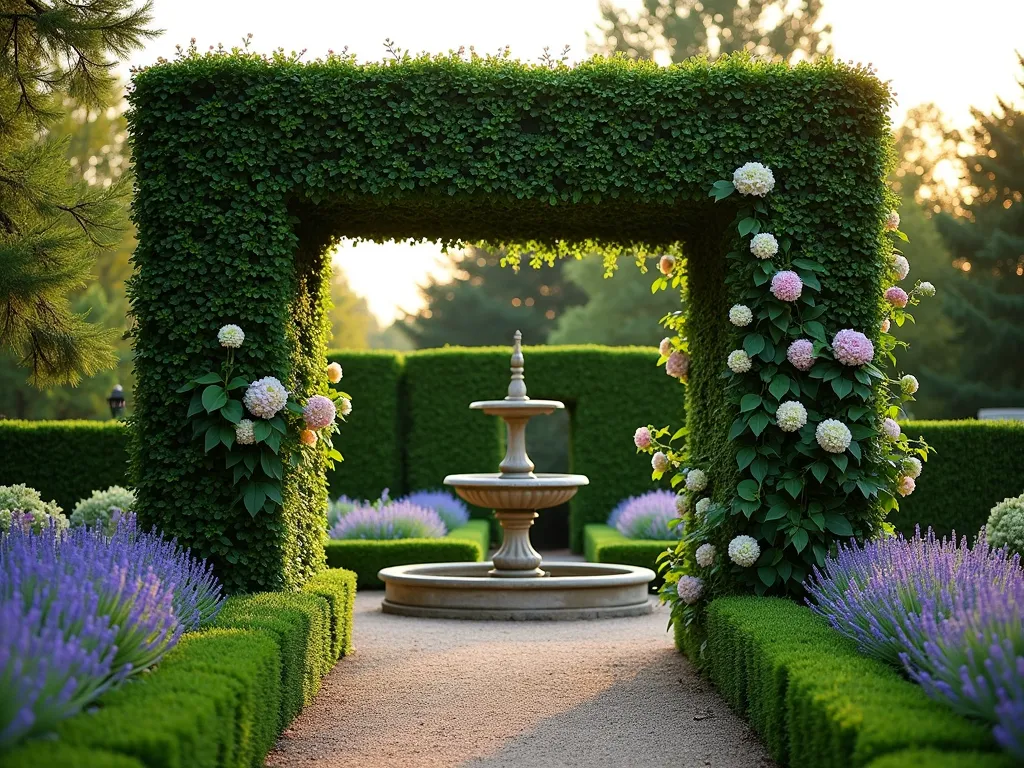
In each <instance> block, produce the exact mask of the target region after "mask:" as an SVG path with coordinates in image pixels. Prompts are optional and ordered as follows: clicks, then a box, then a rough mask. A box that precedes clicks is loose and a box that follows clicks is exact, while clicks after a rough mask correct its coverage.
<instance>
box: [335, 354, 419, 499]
mask: <svg viewBox="0 0 1024 768" xmlns="http://www.w3.org/2000/svg"><path fill="white" fill-rule="evenodd" d="M327 361H328V362H330V363H338V364H339V365H341V367H342V371H343V373H344V378H342V380H341V382H340V383H339V384H337V385H336V387H337V388H342V389H344V390H345V391H346V392H349V393H350V394H351V395H352V401H353V403H354V404H355V405H354V408H355V410H354V411H353V414H352V416H351V417H350V418H349V420H348V422H347V423H346V424H345V428H344V429H343V430H342V431H341V434H339V435H338V436H337V437H335V445H336V446H337V448H338V450H339V451H341V453H343V454H344V455H345V461H343V462H338V463H335V465H334V468H333V469H329V470H328V471H327V485H328V487H329V488H330V495H331V498H337V497H338V496H341V495H343V494H344V495H345V496H348V497H349V498H352V499H376V498H379V497H380V495H381V492H382V491H383V490H384V489H385V488H390V489H391V495H392V497H396V496H399V495H400V494H401V493H402V491H403V489H404V487H405V485H404V480H403V471H402V470H403V464H404V457H403V447H404V446H403V442H404V441H403V436H402V427H403V425H402V413H401V405H402V401H403V389H402V387H403V382H402V374H403V358H402V355H400V354H397V353H395V352H378V351H372V350H369V351H363V350H360V351H354V350H350V349H345V350H333V351H331V352H329V353H328V355H327Z"/></svg>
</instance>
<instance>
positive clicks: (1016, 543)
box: [985, 493, 1024, 554]
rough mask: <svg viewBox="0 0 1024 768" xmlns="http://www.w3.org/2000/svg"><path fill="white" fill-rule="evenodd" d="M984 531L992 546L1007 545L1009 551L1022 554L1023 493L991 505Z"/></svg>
mask: <svg viewBox="0 0 1024 768" xmlns="http://www.w3.org/2000/svg"><path fill="white" fill-rule="evenodd" d="M985 533H986V535H987V538H988V541H989V543H990V544H991V545H992V546H993V547H1008V548H1009V550H1010V552H1016V553H1018V554H1024V493H1022V494H1021V495H1020V496H1014V497H1011V498H1008V499H1003V500H1002V501H1001V502H999V503H998V504H996V505H995V506H994V507H992V512H991V513H990V514H989V516H988V522H987V523H986V524H985Z"/></svg>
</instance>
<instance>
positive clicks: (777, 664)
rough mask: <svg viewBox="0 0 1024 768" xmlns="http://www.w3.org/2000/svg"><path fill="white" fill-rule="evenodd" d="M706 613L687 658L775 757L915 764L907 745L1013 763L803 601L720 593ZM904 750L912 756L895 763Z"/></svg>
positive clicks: (973, 726)
mask: <svg viewBox="0 0 1024 768" xmlns="http://www.w3.org/2000/svg"><path fill="white" fill-rule="evenodd" d="M706 619H707V637H708V640H707V644H706V646H705V648H704V651H703V654H698V655H694V657H693V658H694V659H695V660H697V661H698V663H700V664H701V665H702V666H703V668H704V670H705V671H706V672H707V674H708V675H709V676H710V678H711V680H712V681H713V682H714V683H715V685H716V686H717V687H718V689H719V690H720V691H721V693H722V695H723V696H724V697H725V699H726V700H727V701H728V702H729V704H730V706H732V708H733V709H734V710H736V711H737V712H738V713H740V714H742V715H743V716H744V717H746V718H747V719H748V720H749V721H750V724H751V726H752V727H753V728H754V730H755V731H757V733H758V734H759V735H760V736H761V738H762V739H763V740H764V742H765V744H766V746H767V747H768V751H769V752H770V754H771V755H772V757H773V758H774V759H775V760H776V761H777V762H778V763H779V764H780V765H789V766H793V768H856V767H858V766H868V765H875V763H874V762H873V761H875V760H879V759H881V758H883V757H885V756H887V755H892V757H891V758H890V762H888V763H884V762H883V763H880V765H890V766H892V767H893V768H895V766H902V765H906V766H911V765H914V763H913V762H912V760H913V759H916V758H914V757H911V756H908V754H907V753H906V751H908V750H910V751H913V750H933V751H935V752H938V753H940V754H943V755H946V756H947V759H948V760H950V761H952V760H954V759H956V760H960V761H962V762H961V763H959V764H962V765H974V764H976V763H973V762H971V761H972V760H975V759H982V760H986V761H988V762H989V763H990V764H991V765H993V766H999V767H1000V768H1002V766H1004V765H1005V766H1008V765H1010V764H1011V763H1009V762H1006V761H1005V760H1002V758H1001V756H1000V755H999V754H998V749H999V748H998V746H997V745H996V744H995V741H994V740H993V739H992V736H991V732H990V729H989V728H987V727H986V726H984V725H982V724H979V723H975V722H971V721H968V720H966V719H965V718H962V717H960V716H959V715H957V714H955V713H954V712H953V711H952V710H950V709H949V707H947V706H946V705H945V704H943V703H941V702H937V701H933V700H932V699H930V698H928V696H927V694H925V692H924V690H923V689H922V688H921V687H920V686H918V685H916V684H914V683H912V682H910V681H908V680H906V679H904V678H903V677H902V676H901V675H900V674H899V673H898V672H897V671H896V670H895V669H893V668H891V667H889V666H888V665H886V664H883V663H881V662H879V661H876V660H874V659H870V658H868V657H866V656H864V655H862V654H861V653H860V652H858V651H857V649H856V647H855V646H854V645H853V644H852V643H850V642H848V641H847V640H846V639H845V638H842V637H841V636H840V635H838V634H837V633H836V632H835V631H834V630H832V629H831V628H830V627H829V626H828V624H827V622H825V621H824V620H822V619H821V618H819V617H817V616H815V615H814V614H813V613H812V612H811V611H810V609H808V608H806V607H804V606H801V605H797V604H796V603H793V602H790V601H787V600H783V599H779V598H756V597H729V598H719V599H717V600H714V601H712V602H711V604H710V605H709V606H708V610H707V617H706ZM679 635H680V633H678V632H677V639H678V638H679ZM979 753H994V754H992V755H991V756H985V757H982V756H981V755H980V754H979ZM900 754H903V758H902V759H905V760H908V761H911V762H906V763H903V762H898V760H899V759H900V758H897V757H896V756H897V755H900ZM911 754H912V753H911ZM891 761H897V762H891ZM949 764H951V765H952V764H956V763H953V762H950V763H949ZM876 768H877V766H876Z"/></svg>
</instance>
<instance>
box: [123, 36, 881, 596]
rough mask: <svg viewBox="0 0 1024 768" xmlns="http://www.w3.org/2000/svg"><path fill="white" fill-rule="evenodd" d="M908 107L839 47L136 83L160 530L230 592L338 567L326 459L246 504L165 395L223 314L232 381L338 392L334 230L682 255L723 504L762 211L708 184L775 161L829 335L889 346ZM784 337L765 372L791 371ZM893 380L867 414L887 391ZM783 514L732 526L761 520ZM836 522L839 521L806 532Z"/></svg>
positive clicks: (151, 507)
mask: <svg viewBox="0 0 1024 768" xmlns="http://www.w3.org/2000/svg"><path fill="white" fill-rule="evenodd" d="M890 98H891V97H890V94H889V91H888V89H887V88H886V87H885V86H884V85H883V84H881V83H880V82H879V81H878V80H877V79H876V78H875V77H874V75H873V74H872V73H871V72H870V71H867V70H865V69H862V68H858V67H853V66H847V65H844V64H840V63H836V62H832V61H828V60H826V61H823V62H821V63H818V64H815V65H800V66H798V67H795V68H789V67H787V66H786V65H783V64H781V63H763V62H755V61H752V60H749V59H746V58H723V59H721V60H719V61H717V62H716V63H714V64H709V63H707V62H705V61H702V60H692V61H689V62H685V63H683V64H680V65H676V66H673V67H670V68H661V67H658V66H656V65H654V64H653V63H650V62H639V63H637V62H628V61H626V60H623V59H611V60H605V59H594V60H591V61H588V62H585V63H582V64H580V65H578V66H576V67H573V68H568V67H564V66H559V67H555V68H547V67H541V66H533V65H527V64H523V63H520V62H517V61H513V60H510V59H507V58H488V59H481V58H477V57H474V58H473V60H470V61H466V60H463V59H462V58H460V57H459V56H458V55H456V54H451V55H447V56H438V57H426V56H424V57H420V58H406V59H402V60H396V61H391V62H385V63H373V64H357V63H356V62H355V61H354V59H353V58H349V57H343V56H331V57H330V58H328V59H327V60H325V61H315V62H311V63H300V62H298V61H295V60H292V59H289V58H287V57H283V56H276V57H271V58H264V57H261V56H259V55H256V54H251V53H248V52H245V51H234V52H231V53H225V54H217V53H213V54H208V55H197V54H195V53H187V54H185V55H184V56H182V57H181V58H180V59H179V60H176V61H173V62H168V63H162V64H160V65H158V66H154V67H151V68H148V69H146V70H143V71H140V72H138V73H136V75H135V79H134V88H133V91H132V93H131V105H132V108H131V112H130V116H129V123H130V127H131V132H132V142H133V156H134V162H135V168H136V185H137V193H136V198H135V203H134V219H135V222H136V225H137V227H138V241H139V245H138V249H137V251H136V254H135V264H136V270H137V272H136V275H135V277H134V278H133V279H132V282H131V286H130V295H131V300H132V310H133V314H134V317H135V319H136V329H135V361H136V370H137V381H138V384H137V391H136V415H135V430H134V437H133V444H132V457H133V458H132V462H133V463H132V466H133V473H134V481H135V483H136V486H137V488H138V508H139V513H140V515H141V517H142V518H143V521H144V522H146V523H152V524H156V525H158V526H160V527H161V529H163V530H164V531H166V532H167V533H168V534H173V535H177V536H178V537H179V538H180V539H181V540H182V542H183V543H185V544H187V545H189V546H191V547H192V548H193V549H194V550H195V551H196V552H197V553H198V554H201V555H202V556H205V557H209V558H211V559H212V561H213V562H214V563H215V565H216V567H217V569H218V571H219V572H220V573H221V575H222V577H223V578H224V579H225V582H226V584H228V586H229V587H230V588H231V589H235V590H246V589H277V588H282V587H290V586H292V587H293V586H297V585H298V584H300V583H302V582H303V581H304V580H305V579H306V578H308V577H309V576H310V575H311V574H313V573H314V572H315V571H317V570H318V569H319V568H321V567H323V562H324V555H323V545H322V531H323V517H322V516H323V508H324V503H325V500H326V491H325V485H324V471H325V465H326V456H325V455H324V453H323V451H320V450H319V449H314V451H313V453H314V458H312V459H311V460H309V461H306V462H304V463H301V464H300V465H299V466H295V467H292V466H290V465H289V464H288V462H285V476H284V480H283V483H282V495H283V503H282V504H281V505H280V506H278V507H277V508H276V510H275V511H273V512H262V513H260V514H257V515H256V516H251V515H250V514H249V513H248V512H247V511H246V510H245V509H244V508H242V507H241V506H240V505H238V504H235V503H233V500H234V494H233V492H232V481H231V474H230V472H228V471H226V470H225V469H224V461H223V456H216V455H212V454H208V453H206V452H204V448H203V445H201V444H199V443H197V442H196V441H195V440H194V439H193V437H192V436H191V434H190V433H189V431H188V430H187V429H186V428H185V425H186V418H185V415H186V410H187V408H188V405H189V396H188V394H187V393H186V394H181V393H177V392H176V391H175V389H176V387H178V385H179V384H180V383H181V382H184V381H187V380H189V379H190V378H191V377H194V376H196V375H198V374H199V373H200V372H201V371H202V370H205V366H208V364H209V361H210V359H211V358H213V357H215V356H216V355H217V353H218V346H217V339H216V329H217V328H218V327H219V326H220V325H222V324H224V323H237V324H238V325H239V326H241V327H243V328H244V329H245V333H246V346H245V348H244V349H245V352H246V354H244V355H241V354H240V356H239V366H240V371H241V374H242V375H244V376H249V377H256V376H260V375H267V374H269V373H272V374H273V375H275V376H277V377H278V378H280V379H281V380H282V381H283V382H285V383H286V386H287V387H288V389H289V390H291V391H293V392H294V393H295V395H296V397H298V398H299V399H300V400H301V399H303V398H305V397H308V396H309V395H312V394H314V393H317V392H322V391H325V390H326V387H327V381H326V377H325V376H324V373H323V369H324V362H325V353H326V348H325V336H326V330H327V326H326V323H325V304H326V301H327V295H328V290H327V289H328V281H329V276H330V259H329V251H330V248H331V247H332V245H333V244H334V243H335V242H336V240H337V239H338V238H340V237H350V238H363V239H367V240H375V241H386V240H391V239H405V238H416V239H424V238H425V239H431V240H438V241H441V242H443V243H446V244H457V243H461V242H485V243H489V244H491V245H493V246H496V247H503V248H506V250H507V251H508V252H509V253H510V254H512V255H513V256H515V255H516V254H520V253H531V254H535V255H536V257H537V258H538V259H543V258H554V257H557V256H564V255H568V254H571V253H591V252H595V251H601V252H603V253H604V254H605V257H606V258H607V259H609V260H612V259H614V258H616V256H618V255H620V254H634V253H639V254H641V255H649V254H654V253H660V252H665V251H671V252H676V253H680V254H681V255H682V254H684V255H685V259H686V266H685V270H686V275H687V282H686V289H685V290H686V292H687V312H688V317H687V324H686V329H685V336H686V341H685V344H686V345H688V348H689V353H690V356H691V365H690V375H689V383H688V386H687V389H686V398H687V411H688V427H689V435H688V449H689V454H690V457H691V460H692V462H694V463H699V464H700V465H701V466H703V467H705V468H706V470H707V474H708V476H709V487H710V489H711V493H712V494H713V496H714V498H715V499H716V501H718V502H721V503H722V504H723V505H728V504H730V503H731V502H732V500H733V498H734V497H735V495H736V487H737V481H740V480H742V479H743V477H744V472H745V471H746V470H745V469H744V468H738V466H737V462H736V460H735V459H736V456H737V452H738V451H739V450H741V449H742V448H743V447H744V446H745V445H747V444H752V445H754V446H757V445H758V444H759V443H758V438H757V437H756V436H753V435H751V439H750V440H748V441H746V442H744V441H742V440H740V441H738V440H737V439H736V438H735V436H733V437H730V425H732V424H733V423H734V420H735V419H736V418H737V415H738V414H739V413H740V407H739V398H738V397H737V384H736V383H735V382H732V381H730V380H729V379H728V378H725V377H723V371H724V370H725V369H724V367H723V361H724V359H725V356H726V355H727V354H728V352H729V350H730V349H733V348H734V347H735V346H736V345H737V344H738V343H739V344H742V343H743V339H742V337H739V338H738V336H737V329H736V328H735V327H734V326H733V325H731V324H730V323H729V320H728V316H727V313H728V309H729V306H730V304H732V303H734V302H735V301H737V300H738V297H739V296H740V295H741V294H742V292H743V291H745V290H748V289H749V286H747V282H749V281H750V280H751V277H752V275H753V271H754V270H755V269H756V268H757V267H758V264H757V263H756V262H757V260H756V259H754V260H751V259H740V258H738V257H736V254H737V253H741V252H742V248H744V247H745V241H744V238H743V237H741V236H740V235H739V234H738V233H737V231H736V228H735V223H736V217H737V212H738V211H740V210H741V209H742V207H743V205H744V204H745V202H746V201H744V200H739V199H737V198H736V197H734V198H731V199H727V200H725V201H723V202H720V203H717V204H716V203H715V202H714V200H712V199H711V198H710V197H709V189H710V187H711V185H712V184H713V183H714V182H716V181H717V180H720V179H723V178H727V177H729V176H731V173H732V171H733V169H734V168H736V167H738V166H741V165H743V164H744V163H746V162H749V161H759V162H762V163H765V164H767V165H769V166H770V167H771V168H772V169H773V170H774V173H775V176H776V178H777V179H778V183H777V185H776V188H775V191H774V192H773V196H772V206H771V209H770V213H769V214H765V216H766V217H768V218H770V221H771V227H772V231H773V232H775V233H776V235H777V236H778V237H779V238H780V240H781V239H783V238H785V239H787V240H789V241H791V242H792V243H793V244H794V245H793V248H794V252H796V250H799V252H800V253H801V254H802V255H803V256H804V257H805V258H807V259H810V260H814V261H815V262H818V263H820V264H821V265H823V267H824V269H825V271H826V272H827V275H828V280H827V281H825V280H823V281H822V286H821V290H820V291H819V292H817V296H818V297H819V298H818V300H819V302H820V303H821V304H822V305H823V306H825V307H826V308H827V315H826V318H825V319H824V320H823V322H824V325H825V326H827V329H828V331H829V332H830V334H831V332H834V331H835V330H837V329H838V328H844V327H854V328H858V329H861V330H863V331H864V333H866V334H867V336H868V337H870V338H871V339H873V340H875V341H876V342H877V341H878V339H879V331H878V327H879V324H880V322H881V320H882V317H883V307H882V305H881V303H880V300H879V296H880V291H881V288H882V285H883V279H884V277H885V274H886V264H887V263H888V257H889V255H890V253H891V248H892V246H891V244H890V243H889V241H888V240H887V239H886V238H885V237H884V233H883V222H884V221H885V216H886V214H887V213H888V211H889V209H890V207H891V205H892V203H893V198H892V196H891V194H890V193H889V192H887V190H886V189H885V186H884V179H885V176H886V173H887V170H888V167H889V163H890V160H891V150H890V148H889V123H888V118H887V116H886V113H887V109H888V106H889V103H890ZM759 215H760V214H759ZM787 258H789V257H787ZM381 268H382V279H387V265H386V264H382V265H381ZM524 268H525V267H524ZM622 268H629V265H628V264H623V265H622ZM829 338H831V335H829ZM775 346H776V345H773V351H772V355H771V360H768V359H767V358H768V355H765V357H766V359H765V361H764V364H765V365H776V363H775V356H776V350H775ZM783 357H784V354H783ZM752 381H753V380H752ZM769 381H770V378H769ZM794 381H796V377H794ZM751 386H753V384H752V383H751ZM765 386H767V383H766V384H765ZM798 386H799V384H798ZM878 389H879V388H878V386H877V384H876V383H873V384H872V386H871V391H870V393H869V397H868V398H867V399H866V400H865V401H864V403H865V406H866V407H865V419H867V418H869V417H871V416H873V415H874V414H875V412H876V411H877V410H878V409H879V408H881V407H882V405H880V401H878V399H877V398H876V393H877V391H878ZM622 395H623V397H629V398H642V397H644V393H643V392H641V391H635V392H634V391H627V392H623V393H622ZM680 396H682V393H680ZM842 399H843V398H840V397H839V396H838V395H836V394H832V393H831V392H828V391H825V390H824V389H823V390H822V391H821V393H820V397H818V398H817V399H816V402H815V406H816V407H817V408H820V409H821V410H822V411H823V412H824V411H828V412H831V411H835V410H836V409H838V408H845V405H843V404H842V402H841V401H842ZM357 407H358V405H357ZM765 407H767V405H766V406H765ZM454 438H455V436H445V435H438V439H439V440H444V439H454ZM623 439H625V440H628V439H629V436H628V435H623ZM282 450H283V451H284V452H285V453H289V452H294V451H295V450H296V446H293V445H289V444H288V442H287V440H286V441H285V443H284V445H283V446H282ZM356 450H358V449H357V448H356ZM869 454H870V452H869V451H865V459H864V461H865V466H870V462H871V461H873V460H874V458H873V457H872V456H871V455H869ZM780 469H781V470H784V471H788V470H789V469H791V468H789V467H783V468H780ZM776 474H777V475H778V477H779V478H781V477H782V474H783V472H782V471H780V472H777V473H776ZM829 492H830V493H831V492H833V491H832V490H831V489H830V490H829ZM807 496H808V498H806V499H804V500H800V499H796V500H795V501H794V507H793V508H794V509H795V510H800V509H802V510H803V513H807V514H810V513H809V512H808V509H809V508H810V507H809V505H810V504H811V503H812V502H813V501H814V492H813V491H811V490H810V488H809V487H808V489H807ZM844 502H845V504H844V508H843V512H842V514H843V516H844V517H845V518H847V519H849V520H851V521H853V528H854V529H855V530H856V531H857V532H860V533H864V532H867V531H870V530H876V529H877V528H878V527H879V526H880V524H881V520H882V517H883V514H884V512H885V507H887V506H888V501H887V500H886V499H885V498H883V496H882V495H880V494H878V493H876V494H873V495H868V496H865V497H858V496H856V495H854V494H847V495H846V497H845V498H844ZM766 511H767V507H765V508H764V509H760V505H759V510H755V511H754V512H752V513H750V514H747V515H746V517H745V518H744V516H743V515H740V516H738V517H735V516H734V518H731V519H730V520H729V523H728V526H727V527H728V529H729V531H730V532H735V531H736V530H742V529H745V528H746V527H748V526H750V525H755V524H761V523H760V522H759V521H758V520H757V518H758V514H760V513H761V512H766ZM803 513H800V514H803ZM722 535H724V531H723V533H722ZM834 538H836V534H834V533H831V532H829V531H827V530H825V531H822V532H821V536H820V537H818V539H816V540H815V544H821V545H822V546H827V544H828V543H829V542H830V541H831V540H833V539H834ZM814 551H815V550H813V549H810V548H808V549H807V553H809V556H810V557H811V561H810V562H813V557H814ZM807 557H808V555H806V554H804V553H802V552H793V553H792V554H788V553H787V554H784V556H783V558H784V559H785V560H786V561H787V562H789V561H790V560H792V561H793V562H794V563H806V562H807ZM723 578H724V582H723V583H724V584H729V583H735V579H733V580H732V582H730V579H729V578H728V577H723ZM786 581H787V580H785V579H783V583H785V582H786ZM783 589H785V587H783Z"/></svg>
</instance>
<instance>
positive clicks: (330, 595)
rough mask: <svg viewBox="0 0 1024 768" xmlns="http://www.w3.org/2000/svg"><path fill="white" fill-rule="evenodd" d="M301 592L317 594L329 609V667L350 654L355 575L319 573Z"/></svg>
mask: <svg viewBox="0 0 1024 768" xmlns="http://www.w3.org/2000/svg"><path fill="white" fill-rule="evenodd" d="M302 589H303V591H305V592H309V593H310V594H314V595H317V596H319V597H322V598H323V599H324V600H326V601H327V602H328V603H329V604H330V606H331V649H330V650H331V658H330V661H331V663H332V664H333V663H334V662H335V661H337V660H338V659H340V658H341V657H342V656H347V655H348V654H350V653H351V652H352V610H353V608H354V607H355V599H356V574H354V573H353V572H352V571H346V570H342V569H341V568H328V569H327V570H325V571H320V573H318V574H317V575H316V576H314V577H313V578H311V579H310V580H309V581H307V582H306V583H305V584H304V585H303V587H302Z"/></svg>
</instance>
